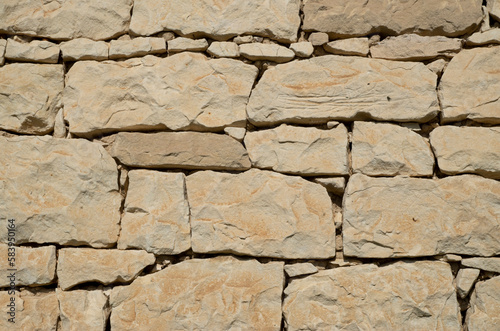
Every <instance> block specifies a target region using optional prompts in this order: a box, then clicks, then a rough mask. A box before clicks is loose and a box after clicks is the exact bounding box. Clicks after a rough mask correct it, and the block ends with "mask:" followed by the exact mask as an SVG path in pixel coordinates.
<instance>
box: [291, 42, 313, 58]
mask: <svg viewBox="0 0 500 331" xmlns="http://www.w3.org/2000/svg"><path fill="white" fill-rule="evenodd" d="M290 49H291V50H292V51H293V52H294V53H295V55H296V56H298V57H310V56H311V55H312V53H313V52H314V47H313V45H312V44H311V43H310V42H308V41H302V42H298V43H293V44H291V45H290Z"/></svg>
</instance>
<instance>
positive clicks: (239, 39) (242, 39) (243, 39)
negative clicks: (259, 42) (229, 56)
mask: <svg viewBox="0 0 500 331" xmlns="http://www.w3.org/2000/svg"><path fill="white" fill-rule="evenodd" d="M233 41H234V42H235V43H237V44H238V45H241V44H248V43H253V42H254V37H253V36H236V37H234V39H233Z"/></svg>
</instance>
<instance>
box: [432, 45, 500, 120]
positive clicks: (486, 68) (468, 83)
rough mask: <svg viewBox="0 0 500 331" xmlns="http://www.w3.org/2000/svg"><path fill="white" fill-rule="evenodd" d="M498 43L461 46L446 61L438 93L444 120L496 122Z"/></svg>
mask: <svg viewBox="0 0 500 331" xmlns="http://www.w3.org/2000/svg"><path fill="white" fill-rule="evenodd" d="M498 63H500V46H495V47H489V48H473V49H464V50H462V51H461V52H460V53H458V54H457V55H456V56H455V57H454V58H453V59H452V60H451V61H450V63H449V64H448V66H447V67H446V70H445V72H444V74H443V77H442V78H441V82H440V84H439V89H438V94H439V99H440V101H441V107H442V121H443V122H444V123H448V122H454V121H460V120H464V119H471V120H474V121H476V122H481V123H496V124H499V123H500V112H499V111H498V107H500V71H498Z"/></svg>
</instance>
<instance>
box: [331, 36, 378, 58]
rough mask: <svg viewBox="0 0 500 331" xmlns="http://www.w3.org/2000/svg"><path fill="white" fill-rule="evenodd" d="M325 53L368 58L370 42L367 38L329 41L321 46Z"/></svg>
mask: <svg viewBox="0 0 500 331" xmlns="http://www.w3.org/2000/svg"><path fill="white" fill-rule="evenodd" d="M323 47H324V48H325V51H327V52H329V53H332V54H340V55H357V56H368V53H369V52H370V42H369V40H368V38H348V39H339V40H334V41H330V42H329V43H328V44H326V45H325V46H323Z"/></svg>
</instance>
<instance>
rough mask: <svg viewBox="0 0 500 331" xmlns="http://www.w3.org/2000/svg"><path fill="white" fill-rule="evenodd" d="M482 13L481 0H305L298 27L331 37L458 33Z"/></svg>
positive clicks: (471, 26)
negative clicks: (321, 32) (302, 18)
mask: <svg viewBox="0 0 500 331" xmlns="http://www.w3.org/2000/svg"><path fill="white" fill-rule="evenodd" d="M482 17H483V13H482V10H481V1H476V0H441V1H432V0H424V1H392V0H380V1H365V0H350V1H345V0H308V1H307V2H305V5H304V24H303V26H302V28H303V29H304V30H306V31H311V30H316V31H323V32H328V33H329V34H330V36H331V37H354V36H365V35H369V34H373V33H377V32H382V33H384V34H391V35H394V34H403V33H418V34H424V35H445V36H459V35H463V34H465V33H467V32H470V31H472V30H474V29H475V28H476V27H477V26H478V25H479V23H480V22H481V19H482Z"/></svg>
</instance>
